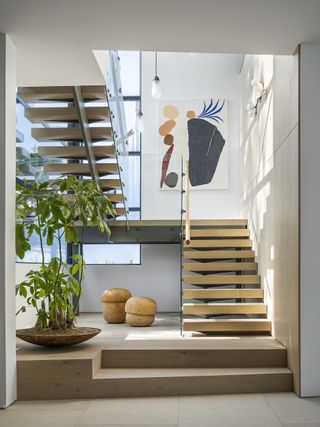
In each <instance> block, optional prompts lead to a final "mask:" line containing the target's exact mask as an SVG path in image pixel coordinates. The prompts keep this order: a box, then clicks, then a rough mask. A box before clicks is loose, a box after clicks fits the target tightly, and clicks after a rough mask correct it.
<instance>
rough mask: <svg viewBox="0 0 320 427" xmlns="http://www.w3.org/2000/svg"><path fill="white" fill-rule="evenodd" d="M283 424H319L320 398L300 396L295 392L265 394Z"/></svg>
mask: <svg viewBox="0 0 320 427" xmlns="http://www.w3.org/2000/svg"><path fill="white" fill-rule="evenodd" d="M265 397H266V399H267V401H268V402H269V404H270V406H271V407H272V409H273V410H274V412H275V413H276V414H277V416H278V418H279V419H280V421H281V422H282V423H283V424H286V423H287V424H290V423H291V424H317V423H318V424H319V423H320V398H306V399H304V398H299V397H298V396H297V395H296V394H294V393H270V394H265Z"/></svg>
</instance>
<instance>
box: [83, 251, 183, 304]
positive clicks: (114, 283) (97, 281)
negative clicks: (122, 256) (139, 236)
mask: <svg viewBox="0 0 320 427" xmlns="http://www.w3.org/2000/svg"><path fill="white" fill-rule="evenodd" d="M180 271H181V270H180V245H173V244H172V245H141V265H88V266H87V269H86V272H85V278H84V283H83V295H82V297H81V302H80V311H81V312H100V311H101V302H100V295H101V294H102V292H103V291H104V290H106V289H109V288H127V289H129V291H130V292H131V293H132V294H133V295H135V296H148V297H151V298H154V299H155V300H156V301H157V304H158V311H175V312H177V311H179V310H180V308H179V306H180Z"/></svg>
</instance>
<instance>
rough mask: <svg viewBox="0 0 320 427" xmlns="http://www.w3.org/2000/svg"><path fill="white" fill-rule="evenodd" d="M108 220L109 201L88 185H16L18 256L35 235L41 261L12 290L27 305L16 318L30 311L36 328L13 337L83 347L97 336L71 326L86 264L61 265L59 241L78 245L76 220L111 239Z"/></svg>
mask: <svg viewBox="0 0 320 427" xmlns="http://www.w3.org/2000/svg"><path fill="white" fill-rule="evenodd" d="M113 215H114V209H113V206H112V204H111V202H110V201H109V200H108V199H107V198H106V196H105V195H103V194H102V193H101V191H100V190H99V189H98V187H97V185H96V184H95V183H94V182H92V181H90V180H84V179H82V180H79V179H78V178H76V177H74V176H68V177H67V178H66V179H63V180H62V179H59V180H55V181H51V182H42V183H39V182H36V181H34V182H32V183H30V182H28V183H27V182H26V183H24V185H21V184H17V191H16V217H17V221H16V252H17V256H18V257H19V258H20V259H23V258H24V256H25V253H26V251H27V250H29V249H31V246H30V238H31V236H32V235H33V234H34V233H36V235H37V236H38V237H39V241H40V249H41V258H42V259H41V265H40V268H39V270H38V271H35V270H31V271H29V273H28V274H27V275H26V277H25V279H24V280H23V281H22V282H21V283H19V284H18V285H17V287H16V293H17V294H19V295H20V296H22V297H23V298H24V299H25V300H26V305H23V306H22V307H21V308H20V310H19V311H18V313H19V312H20V311H22V312H24V311H26V309H27V307H28V306H32V307H33V308H34V309H35V310H36V315H37V321H36V324H35V326H34V327H33V328H30V329H20V330H18V331H17V336H18V337H20V338H22V339H24V340H25V341H28V342H32V343H35V344H40V345H50V346H58V345H66V344H75V343H78V342H82V341H85V340H86V339H89V338H91V337H92V336H94V335H96V334H97V333H99V332H100V330H99V329H93V328H78V327H76V325H75V322H76V317H75V313H76V311H77V306H74V303H73V297H79V296H80V294H81V285H82V280H83V273H84V269H85V261H84V259H83V257H82V256H81V255H73V256H72V257H71V258H72V259H71V260H70V259H69V260H68V261H69V263H67V262H65V261H64V260H63V256H62V242H63V241H65V242H67V243H71V242H72V243H75V244H77V243H78V240H79V236H78V233H79V231H78V228H77V226H76V225H77V221H79V222H80V223H82V224H83V225H88V224H89V223H90V224H91V225H93V226H98V227H99V229H100V231H101V232H104V233H107V234H110V230H109V228H108V224H107V221H106V217H107V216H113ZM54 241H56V242H57V244H58V255H57V256H55V257H52V258H51V259H50V260H46V259H45V251H44V246H45V244H46V245H47V246H49V247H50V246H52V245H53V243H54ZM78 300H79V298H78ZM18 313H17V314H18Z"/></svg>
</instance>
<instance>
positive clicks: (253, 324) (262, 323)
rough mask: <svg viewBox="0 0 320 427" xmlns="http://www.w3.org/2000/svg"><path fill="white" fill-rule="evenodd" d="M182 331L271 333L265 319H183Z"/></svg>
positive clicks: (268, 322)
mask: <svg viewBox="0 0 320 427" xmlns="http://www.w3.org/2000/svg"><path fill="white" fill-rule="evenodd" d="M183 329H184V331H189V332H190V331H193V332H216V333H228V334H229V333H231V334H255V333H265V334H270V333H271V322H270V321H269V320H265V319H184V320H183Z"/></svg>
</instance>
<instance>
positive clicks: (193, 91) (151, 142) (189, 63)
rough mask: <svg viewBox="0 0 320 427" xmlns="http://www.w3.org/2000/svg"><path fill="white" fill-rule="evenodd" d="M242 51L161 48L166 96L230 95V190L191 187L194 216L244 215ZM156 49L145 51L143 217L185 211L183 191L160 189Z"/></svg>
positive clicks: (175, 215) (173, 215) (160, 69)
mask: <svg viewBox="0 0 320 427" xmlns="http://www.w3.org/2000/svg"><path fill="white" fill-rule="evenodd" d="M242 59H243V56H242V55H217V54H188V53H159V54H158V75H159V77H160V82H161V90H162V97H161V99H164V100H165V99H168V100H170V99H171V100H179V99H207V98H209V97H211V96H216V97H220V98H226V99H228V100H229V111H228V138H229V189H228V190H193V191H191V218H194V219H196V218H199V219H201V218H238V217H239V212H240V204H239V200H240V173H239V145H240V144H239V94H240V92H239V73H240V68H241V63H242ZM154 61H155V56H154V53H150V52H148V53H147V52H145V53H143V56H142V110H143V114H144V120H145V131H144V133H143V136H142V151H143V154H146V153H152V154H153V157H151V156H146V157H145V160H143V163H142V219H173V218H179V215H180V212H179V211H180V194H179V192H178V191H163V190H160V189H159V168H160V166H159V165H160V163H159V162H160V161H162V158H161V156H159V151H160V142H159V136H158V135H159V134H158V128H159V123H158V101H156V100H154V99H153V98H152V97H151V83H152V80H153V78H154Z"/></svg>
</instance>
